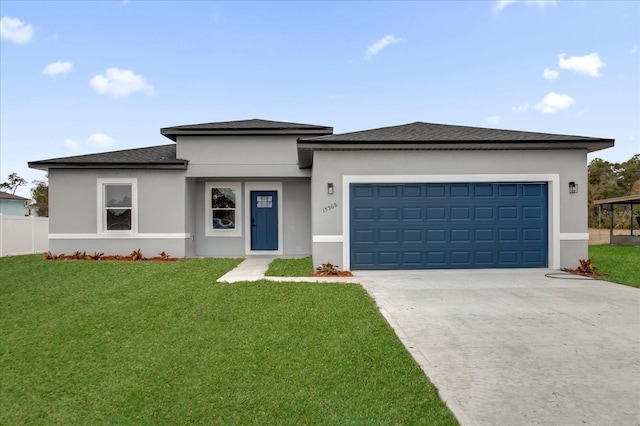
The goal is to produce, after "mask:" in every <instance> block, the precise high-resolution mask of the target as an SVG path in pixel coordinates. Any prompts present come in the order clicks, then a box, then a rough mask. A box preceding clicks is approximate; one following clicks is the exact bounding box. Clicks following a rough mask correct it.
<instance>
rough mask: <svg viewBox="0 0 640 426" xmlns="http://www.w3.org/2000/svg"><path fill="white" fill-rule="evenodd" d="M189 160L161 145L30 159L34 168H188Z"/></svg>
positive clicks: (172, 148) (172, 146)
mask: <svg viewBox="0 0 640 426" xmlns="http://www.w3.org/2000/svg"><path fill="white" fill-rule="evenodd" d="M187 163H188V161H187V160H180V159H177V158H176V146H175V145H174V144H171V145H159V146H151V147H148V148H134V149H125V150H122V151H111V152H102V153H98V154H87V155H77V156H74V157H61V158H52V159H50V160H41V161H30V162H29V167H31V168H32V169H39V170H48V169H50V168H51V169H81V168H92V169H96V168H97V169H123V168H124V169H126V168H137V169H186V168H187Z"/></svg>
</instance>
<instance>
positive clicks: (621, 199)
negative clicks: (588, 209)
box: [593, 194, 640, 206]
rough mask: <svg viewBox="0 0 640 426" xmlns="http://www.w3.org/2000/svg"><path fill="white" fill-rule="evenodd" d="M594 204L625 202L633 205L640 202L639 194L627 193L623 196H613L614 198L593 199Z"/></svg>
mask: <svg viewBox="0 0 640 426" xmlns="http://www.w3.org/2000/svg"><path fill="white" fill-rule="evenodd" d="M593 204H594V205H596V206H597V205H601V204H612V205H613V204H625V205H629V204H631V205H635V204H640V194H636V195H627V196H625V197H615V198H605V199H603V200H595V201H593Z"/></svg>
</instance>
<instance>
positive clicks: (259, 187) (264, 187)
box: [244, 182, 284, 255]
mask: <svg viewBox="0 0 640 426" xmlns="http://www.w3.org/2000/svg"><path fill="white" fill-rule="evenodd" d="M251 191H276V192H277V194H278V249H277V250H251ZM244 202H245V205H246V206H247V208H246V209H245V213H244V219H245V227H246V232H245V237H244V247H245V254H246V255H265V254H269V255H272V254H275V255H279V254H283V244H282V243H283V238H284V232H283V227H284V221H283V215H282V212H283V206H284V199H283V197H282V182H245V184H244Z"/></svg>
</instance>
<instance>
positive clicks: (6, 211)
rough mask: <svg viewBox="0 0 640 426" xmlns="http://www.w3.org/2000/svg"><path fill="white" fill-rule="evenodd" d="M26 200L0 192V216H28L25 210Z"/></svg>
mask: <svg viewBox="0 0 640 426" xmlns="http://www.w3.org/2000/svg"><path fill="white" fill-rule="evenodd" d="M28 201H29V199H28V198H24V197H20V196H18V195H15V194H11V193H9V192H4V191H0V214H3V215H5V216H29V214H27V211H26V210H25V208H26V207H25V206H26V203H27V202H28Z"/></svg>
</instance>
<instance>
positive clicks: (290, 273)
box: [265, 257, 313, 277]
mask: <svg viewBox="0 0 640 426" xmlns="http://www.w3.org/2000/svg"><path fill="white" fill-rule="evenodd" d="M312 272H313V262H312V261H311V257H305V258H303V259H275V260H274V261H273V262H271V264H270V265H269V269H267V272H266V273H265V275H266V276H268V277H308V276H310V275H311V273H312Z"/></svg>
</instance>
